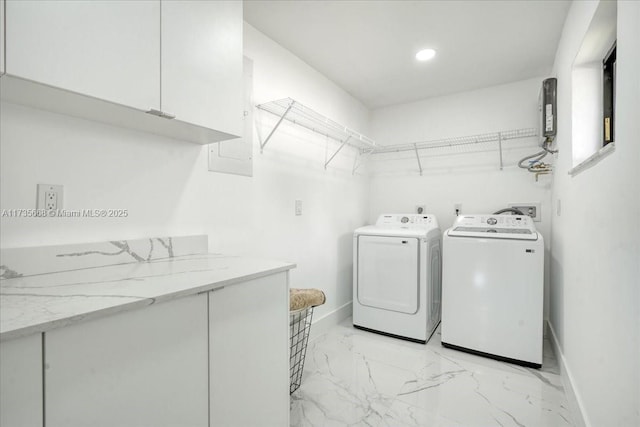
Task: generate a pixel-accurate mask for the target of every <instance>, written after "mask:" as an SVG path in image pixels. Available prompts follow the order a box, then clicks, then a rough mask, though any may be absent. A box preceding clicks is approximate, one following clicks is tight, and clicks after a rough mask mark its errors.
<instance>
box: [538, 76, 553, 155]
mask: <svg viewBox="0 0 640 427" xmlns="http://www.w3.org/2000/svg"><path fill="white" fill-rule="evenodd" d="M557 86H558V79H556V78H555V77H552V78H548V79H545V80H543V82H542V88H541V90H540V97H539V99H538V110H539V112H540V124H541V126H542V128H541V131H540V136H541V137H542V143H544V142H548V143H551V142H552V141H553V139H554V138H555V136H556V133H557V132H558V111H557V108H558V107H557Z"/></svg>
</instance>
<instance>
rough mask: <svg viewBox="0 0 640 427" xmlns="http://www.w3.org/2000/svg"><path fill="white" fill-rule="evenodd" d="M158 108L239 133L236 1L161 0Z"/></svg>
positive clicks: (239, 19) (239, 16) (239, 15)
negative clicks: (160, 80) (160, 79)
mask: <svg viewBox="0 0 640 427" xmlns="http://www.w3.org/2000/svg"><path fill="white" fill-rule="evenodd" d="M161 45H162V91H161V93H162V99H161V108H160V109H161V110H162V111H163V112H165V113H168V114H173V115H175V116H176V118H177V119H179V120H184V121H186V122H189V123H193V124H196V125H199V126H202V127H205V128H209V129H217V130H219V131H222V132H226V133H229V134H233V135H242V115H243V107H242V2H241V1H201V0H196V1H162V43H161Z"/></svg>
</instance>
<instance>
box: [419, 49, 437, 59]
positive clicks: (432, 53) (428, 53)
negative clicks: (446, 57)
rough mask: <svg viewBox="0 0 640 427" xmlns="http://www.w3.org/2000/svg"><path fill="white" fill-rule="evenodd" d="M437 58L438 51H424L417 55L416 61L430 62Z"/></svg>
mask: <svg viewBox="0 0 640 427" xmlns="http://www.w3.org/2000/svg"><path fill="white" fill-rule="evenodd" d="M434 56H436V51H435V50H433V49H422V50H421V51H420V52H418V53H416V59H417V60H418V61H428V60H430V59H432V58H433V57H434Z"/></svg>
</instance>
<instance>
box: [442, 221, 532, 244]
mask: <svg viewBox="0 0 640 427" xmlns="http://www.w3.org/2000/svg"><path fill="white" fill-rule="evenodd" d="M447 235H448V236H452V237H483V238H486V239H518V240H538V233H537V231H536V227H535V225H534V223H533V220H532V219H531V218H530V217H529V216H527V215H463V216H459V217H457V218H456V222H455V223H454V224H453V226H452V227H451V228H450V229H449V230H447Z"/></svg>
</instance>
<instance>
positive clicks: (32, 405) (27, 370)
mask: <svg viewBox="0 0 640 427" xmlns="http://www.w3.org/2000/svg"><path fill="white" fill-rule="evenodd" d="M41 425H42V335H41V334H34V335H30V336H28V337H24V338H16V339H13V340H9V341H3V342H2V343H0V426H11V427H22V426H25V427H27V426H28V427H34V426H41Z"/></svg>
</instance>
